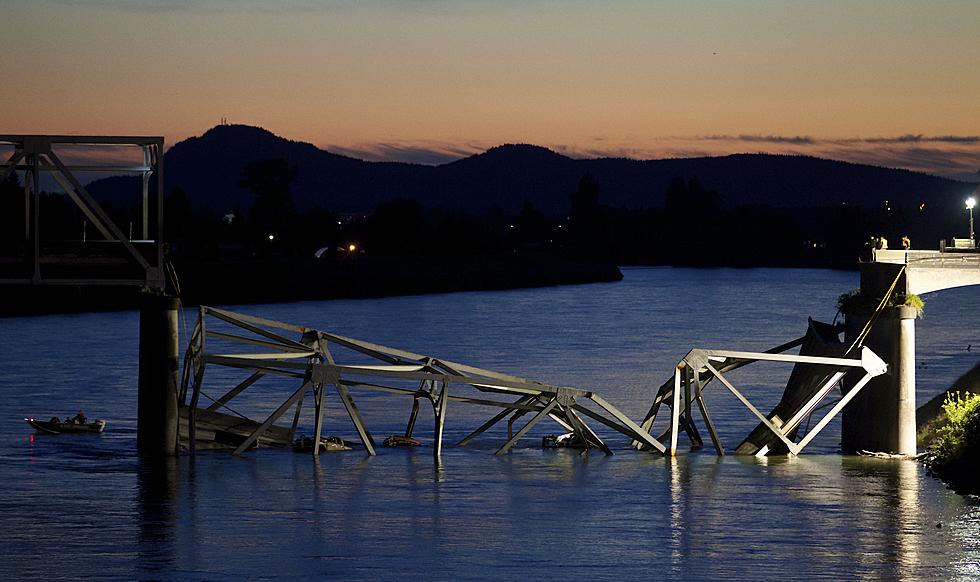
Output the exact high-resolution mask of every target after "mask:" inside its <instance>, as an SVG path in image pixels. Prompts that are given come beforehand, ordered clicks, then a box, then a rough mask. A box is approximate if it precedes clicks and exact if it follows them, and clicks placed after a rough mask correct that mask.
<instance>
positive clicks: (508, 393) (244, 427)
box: [178, 306, 666, 457]
mask: <svg viewBox="0 0 980 582" xmlns="http://www.w3.org/2000/svg"><path fill="white" fill-rule="evenodd" d="M288 335H292V336H294V337H288ZM246 346H247V347H246ZM226 349H231V350H232V351H225V350H226ZM257 350H261V351H257ZM215 366H220V367H223V368H234V369H237V370H242V371H244V372H248V373H249V375H248V376H247V377H246V378H245V379H244V380H242V381H241V382H240V383H238V384H237V385H236V386H234V387H232V388H231V389H230V390H228V391H226V392H224V393H223V394H222V395H221V396H219V397H217V398H213V397H211V396H209V395H207V394H206V393H205V392H204V387H205V382H204V380H205V371H206V370H208V369H210V368H212V367H215ZM267 376H274V377H286V378H291V379H293V380H294V381H295V382H297V383H298V387H297V388H296V389H295V390H294V391H292V392H291V393H289V394H288V395H286V398H285V400H283V401H282V403H281V404H280V405H279V406H278V407H277V408H276V409H275V410H273V411H271V412H270V413H269V415H268V416H267V417H266V418H265V419H264V420H263V421H261V422H259V421H252V420H250V419H248V418H245V417H244V416H242V415H238V414H237V413H235V412H234V409H233V408H232V407H231V406H230V403H232V402H233V400H234V399H235V398H236V397H238V396H240V395H241V394H242V393H243V392H244V391H245V390H253V391H254V390H256V389H258V388H254V387H253V386H254V385H256V384H257V383H258V382H259V381H260V380H262V379H263V378H264V377H267ZM331 389H332V390H333V391H334V392H335V393H336V397H337V400H339V402H340V404H341V405H342V406H343V407H344V409H345V410H346V412H347V414H348V416H349V417H350V421H351V423H352V424H353V425H354V428H355V430H356V431H357V435H358V437H359V439H360V441H361V444H362V445H363V446H364V449H365V450H366V451H367V453H368V454H369V455H374V454H375V449H376V447H377V444H376V443H375V440H374V438H373V437H372V435H371V432H370V430H369V428H368V426H367V424H366V423H365V421H364V418H363V416H362V415H361V413H360V411H359V410H358V408H357V404H356V403H355V400H354V392H356V391H362V390H366V391H380V392H385V393H389V394H394V395H398V396H402V397H405V398H409V397H410V398H411V399H412V407H411V411H410V413H409V417H408V421H407V425H406V429H405V436H408V437H411V436H412V434H413V431H414V429H415V424H416V420H417V419H418V414H419V408H420V402H421V401H423V400H424V401H426V402H428V403H429V404H431V406H432V409H433V416H434V420H435V425H434V431H433V433H434V436H433V451H434V454H435V456H436V457H438V456H439V455H440V453H441V452H442V436H443V427H444V426H445V423H446V419H447V417H448V410H449V403H450V402H456V403H462V404H471V405H478V406H486V407H490V408H497V409H500V410H499V411H498V412H497V413H496V414H495V415H493V416H492V417H491V418H490V419H489V420H487V421H486V422H485V423H484V424H483V425H482V426H480V427H479V428H477V429H476V430H474V431H473V432H472V433H471V434H469V435H468V436H467V437H466V438H464V439H462V440H461V441H460V442H459V443H458V445H465V444H467V443H469V442H470V441H472V440H473V439H474V438H476V437H477V436H479V435H481V434H483V433H484V432H486V431H487V430H488V429H490V428H491V427H493V426H494V425H496V424H497V423H499V422H501V421H503V420H504V419H505V418H507V417H508V416H509V417H510V419H509V420H508V438H507V440H506V442H504V443H503V444H502V445H501V446H500V448H499V449H498V450H497V454H498V455H499V454H503V453H506V452H507V451H508V450H509V449H510V448H511V447H513V446H514V445H515V444H516V443H517V442H518V441H519V440H520V439H521V438H522V437H523V436H524V435H525V434H527V432H528V431H529V430H531V428H532V427H534V426H535V425H536V424H537V423H538V422H540V421H542V420H544V419H545V418H547V419H550V420H551V421H553V422H555V423H557V424H558V425H560V426H561V427H562V428H563V429H564V430H566V431H568V432H571V433H574V434H575V436H576V437H577V438H578V439H580V441H581V442H582V443H584V444H585V445H586V446H587V447H595V448H598V449H600V450H602V451H603V452H605V453H606V454H610V455H611V454H612V450H611V449H610V448H609V446H608V445H606V443H605V442H604V441H603V440H602V439H601V438H600V437H599V435H598V434H596V432H595V431H594V430H592V428H590V427H589V425H588V424H587V423H586V421H585V418H588V419H590V420H593V421H595V422H598V423H600V424H602V425H605V426H606V427H608V428H610V429H612V430H614V431H617V432H619V433H622V434H624V435H626V436H627V437H629V438H630V439H633V440H635V441H637V442H641V443H643V444H644V445H645V446H646V447H649V448H652V449H655V450H657V451H659V452H661V453H663V452H665V451H666V447H664V445H662V444H661V443H660V442H659V441H658V440H657V439H655V438H653V437H652V436H650V434H649V433H648V432H647V431H645V430H643V429H642V428H641V427H640V426H639V425H637V424H636V423H635V422H633V421H632V420H630V419H629V417H627V416H626V415H625V414H623V413H622V412H621V411H620V410H619V409H617V408H616V407H615V406H613V405H612V404H610V403H609V402H608V401H606V400H605V399H604V398H602V397H601V396H599V395H598V394H596V393H595V392H591V391H587V390H580V389H578V388H571V387H564V386H552V385H549V384H544V383H541V382H536V381H533V380H528V379H525V378H521V377H518V376H512V375H509V374H502V373H499V372H493V371H490V370H484V369H482V368H477V367H474V366H469V365H466V364H461V363H457V362H452V361H449V360H445V359H441V358H436V357H431V356H425V355H420V354H414V353H411V352H407V351H404V350H398V349H395V348H390V347H387V346H382V345H378V344H374V343H370V342H365V341H361V340H357V339H353V338H349V337H344V336H341V335H337V334H333V333H329V332H325V331H320V330H316V329H313V328H308V327H303V326H298V325H292V324H288V323H283V322H279V321H273V320H269V319H264V318H259V317H254V316H250V315H244V314H240V313H233V312H230V311H225V310H223V309H217V308H214V307H205V306H202V307H201V308H200V311H199V315H198V319H197V324H196V325H195V327H194V330H193V333H192V334H191V338H190V342H189V346H188V349H187V353H186V356H185V360H184V373H183V377H182V380H181V384H180V390H179V393H178V401H179V402H180V403H181V407H180V408H181V416H182V417H183V422H182V425H183V426H182V430H181V431H180V432H181V433H182V435H184V436H186V438H187V442H188V446H189V448H190V449H191V451H193V450H194V449H195V448H196V446H197V444H198V443H199V442H200V441H211V442H225V443H228V442H233V443H234V444H235V450H234V452H235V454H240V453H242V452H244V451H245V450H247V449H248V448H249V447H251V446H254V445H255V444H256V443H258V442H260V441H262V440H263V439H264V442H266V443H268V444H279V445H285V444H289V442H290V441H291V439H292V437H293V436H294V434H295V432H296V427H297V425H298V423H299V421H300V418H301V414H302V410H303V403H304V401H305V400H306V399H307V398H310V399H311V400H312V402H313V425H314V437H313V439H314V440H313V442H314V443H319V442H320V438H321V435H322V434H323V426H324V411H325V408H326V406H327V405H328V402H329V399H328V398H327V396H328V391H329V390H331ZM202 396H204V397H205V398H206V399H208V400H210V401H211V403H210V404H209V405H207V406H206V407H204V408H202V407H201V402H202V401H201V397H202ZM291 409H292V410H293V420H292V424H291V426H290V428H289V429H288V430H284V429H282V428H280V427H276V426H275V423H276V421H277V420H279V419H280V418H281V417H282V416H283V415H285V414H286V413H287V412H289V411H290V410H291ZM224 410H228V411H231V412H232V413H233V414H228V413H226V412H223V411H224ZM531 413H533V416H532V417H531V418H530V420H528V421H527V422H526V423H525V424H524V426H523V427H521V428H520V429H519V430H517V431H516V432H512V431H511V430H510V429H511V427H512V426H513V423H514V421H515V420H517V419H519V418H521V417H522V416H524V415H527V414H531ZM319 450H320V447H319V446H314V447H313V454H314V455H317V454H319Z"/></svg>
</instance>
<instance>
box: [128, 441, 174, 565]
mask: <svg viewBox="0 0 980 582" xmlns="http://www.w3.org/2000/svg"><path fill="white" fill-rule="evenodd" d="M136 479H137V489H136V490H137V497H138V499H137V504H136V506H137V510H138V512H139V542H138V544H137V547H138V551H139V558H138V562H137V566H136V567H137V570H138V571H139V572H141V574H142V575H143V576H148V577H154V576H158V575H159V574H160V573H162V572H167V571H171V570H172V568H173V566H174V564H175V550H174V538H175V530H176V526H177V509H176V497H177V459H176V457H167V458H163V459H140V461H139V467H138V468H137V472H136Z"/></svg>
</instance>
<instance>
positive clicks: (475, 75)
mask: <svg viewBox="0 0 980 582" xmlns="http://www.w3.org/2000/svg"><path fill="white" fill-rule="evenodd" d="M3 13H4V20H5V26H4V33H3V34H2V35H0V54H2V55H3V59H4V67H3V80H2V82H0V103H2V105H0V133H92V134H152V135H161V134H162V135H164V136H165V137H166V139H167V141H168V143H171V144H172V143H174V142H175V141H177V140H180V139H182V138H185V137H188V136H191V135H200V134H201V133H203V132H204V131H206V130H207V129H208V128H209V127H211V126H213V125H215V124H217V123H218V121H219V120H220V119H221V118H227V119H228V120H229V121H230V122H233V123H245V124H250V125H259V126H262V127H265V128H267V129H269V130H271V131H273V132H275V133H277V134H279V135H282V136H284V137H288V138H291V139H296V140H301V141H308V142H311V143H314V144H316V145H318V146H321V147H324V148H326V149H330V150H332V151H337V152H340V153H348V154H350V155H355V156H358V157H365V158H369V159H399V160H406V161H418V162H423V163H439V162H443V161H447V160H450V159H454V158H457V157H460V156H463V155H468V154H470V153H474V152H477V151H481V150H483V149H486V148H487V147H490V146H493V145H497V144H500V143H512V142H524V143H535V144H538V145H543V146H546V147H550V148H552V149H555V150H557V151H560V152H563V153H566V154H568V155H573V156H582V157H594V156H626V157H633V158H657V157H678V156H698V155H718V154H726V153H734V152H759V151H766V152H779V153H802V154H811V155H819V156H824V157H832V158H837V159H845V160H850V161H856V162H866V163H876V164H882V165H890V166H896V167H906V168H909V169H915V170H922V171H928V172H932V173H938V174H943V175H950V176H957V177H961V178H965V179H970V178H971V176H972V177H973V178H974V179H975V176H976V174H975V173H976V171H977V170H978V169H980V75H978V74H977V71H978V70H980V67H978V64H980V42H978V40H977V39H978V33H980V30H978V28H980V3H978V2H974V1H972V0H964V1H943V2H921V3H920V2H916V3H910V2H905V3H895V2H879V1H867V2H859V3H857V2H838V1H826V2H806V3H804V2H762V1H754V0H745V1H742V2H647V1H642V2H641V1H613V2H583V1H578V0H564V1H559V0H525V1H521V2H519V1H511V0H499V1H492V0H460V1H457V2H452V1H449V0H400V1H399V0H366V1H362V2H354V1H352V0H282V1H280V2H262V1H258V0H7V2H5V7H4V9H3Z"/></svg>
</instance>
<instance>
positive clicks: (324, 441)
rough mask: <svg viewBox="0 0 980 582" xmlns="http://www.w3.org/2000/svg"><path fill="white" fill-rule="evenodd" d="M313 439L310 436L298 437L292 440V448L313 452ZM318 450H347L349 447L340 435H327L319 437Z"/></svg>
mask: <svg viewBox="0 0 980 582" xmlns="http://www.w3.org/2000/svg"><path fill="white" fill-rule="evenodd" d="M313 441H314V438H313V437H310V436H303V437H300V438H298V439H296V440H295V441H293V450H294V451H296V452H297V453H311V452H313ZM320 450H321V451H327V452H332V451H349V450H351V447H350V446H349V445H348V444H347V443H345V442H344V440H343V439H342V438H340V437H335V436H328V437H323V438H321V439H320Z"/></svg>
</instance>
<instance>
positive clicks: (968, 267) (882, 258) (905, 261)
mask: <svg viewBox="0 0 980 582" xmlns="http://www.w3.org/2000/svg"><path fill="white" fill-rule="evenodd" d="M865 264H884V265H905V267H906V279H907V288H906V292H908V293H915V294H917V295H921V294H923V293H929V292H932V291H940V290H942V289H951V288H953V287H965V286H968V285H980V252H975V251H974V252H970V251H959V252H956V251H946V252H940V251H918V250H915V251H913V250H908V251H905V250H890V249H889V250H874V251H872V254H871V261H870V262H869V263H865Z"/></svg>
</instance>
